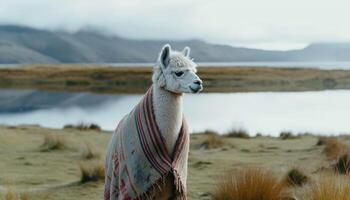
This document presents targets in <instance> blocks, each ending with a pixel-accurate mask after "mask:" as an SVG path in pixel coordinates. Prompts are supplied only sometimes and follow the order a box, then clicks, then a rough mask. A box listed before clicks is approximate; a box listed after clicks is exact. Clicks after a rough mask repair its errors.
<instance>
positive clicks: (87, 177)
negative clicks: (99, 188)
mask: <svg viewBox="0 0 350 200" xmlns="http://www.w3.org/2000/svg"><path fill="white" fill-rule="evenodd" d="M79 169H80V172H81V177H80V182H81V183H86V182H91V181H100V180H104V178H105V168H104V164H103V163H102V162H98V161H94V162H81V163H79Z"/></svg>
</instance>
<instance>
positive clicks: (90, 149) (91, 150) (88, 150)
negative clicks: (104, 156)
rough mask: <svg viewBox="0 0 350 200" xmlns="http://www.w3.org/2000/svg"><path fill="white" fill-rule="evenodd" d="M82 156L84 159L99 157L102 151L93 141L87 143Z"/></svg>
mask: <svg viewBox="0 0 350 200" xmlns="http://www.w3.org/2000/svg"><path fill="white" fill-rule="evenodd" d="M81 157H82V158H83V159H86V160H89V159H99V158H101V152H100V151H98V150H97V148H96V146H95V145H93V144H91V143H85V148H84V150H83V152H82V155H81Z"/></svg>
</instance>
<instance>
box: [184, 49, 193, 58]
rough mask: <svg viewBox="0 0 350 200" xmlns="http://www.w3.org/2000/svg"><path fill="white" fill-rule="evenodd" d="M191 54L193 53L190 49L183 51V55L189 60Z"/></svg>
mask: <svg viewBox="0 0 350 200" xmlns="http://www.w3.org/2000/svg"><path fill="white" fill-rule="evenodd" d="M190 52H191V49H190V47H185V48H184V50H182V54H183V55H184V56H185V57H187V58H189V57H190Z"/></svg>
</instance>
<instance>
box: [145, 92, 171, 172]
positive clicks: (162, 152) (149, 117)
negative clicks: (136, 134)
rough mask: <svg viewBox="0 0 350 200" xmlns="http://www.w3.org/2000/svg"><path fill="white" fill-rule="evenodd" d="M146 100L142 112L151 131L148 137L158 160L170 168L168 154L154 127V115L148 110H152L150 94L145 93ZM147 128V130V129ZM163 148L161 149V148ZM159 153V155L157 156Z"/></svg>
mask: <svg viewBox="0 0 350 200" xmlns="http://www.w3.org/2000/svg"><path fill="white" fill-rule="evenodd" d="M147 95H149V96H148V98H146V99H145V102H144V104H143V106H144V110H145V113H144V114H145V115H146V117H145V120H146V122H147V124H148V127H149V128H151V129H152V130H149V133H150V134H149V135H150V137H151V139H152V142H153V145H154V147H155V148H156V149H157V153H158V155H159V158H160V159H161V160H162V163H161V164H163V165H166V166H167V167H170V166H171V164H170V162H171V161H170V158H169V155H168V152H167V150H166V148H165V149H164V147H166V146H165V144H164V143H163V142H162V141H161V139H160V137H161V135H160V132H159V131H158V127H157V126H156V123H155V121H154V115H153V110H152V109H150V107H151V108H152V106H153V105H152V101H149V98H150V99H152V92H149V93H147ZM148 127H147V128H148ZM162 147H163V148H162ZM159 152H160V154H159Z"/></svg>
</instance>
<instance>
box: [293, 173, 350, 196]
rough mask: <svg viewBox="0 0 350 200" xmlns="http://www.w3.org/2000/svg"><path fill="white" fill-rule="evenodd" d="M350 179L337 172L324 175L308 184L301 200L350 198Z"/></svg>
mask: <svg viewBox="0 0 350 200" xmlns="http://www.w3.org/2000/svg"><path fill="white" fill-rule="evenodd" d="M349 191H350V181H349V180H347V179H346V178H345V177H341V176H339V175H336V174H328V175H322V176H321V177H319V179H318V180H317V181H315V182H313V183H312V184H310V185H309V186H307V187H306V188H305V190H304V192H303V194H302V197H301V198H300V200H350V195H349Z"/></svg>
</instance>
